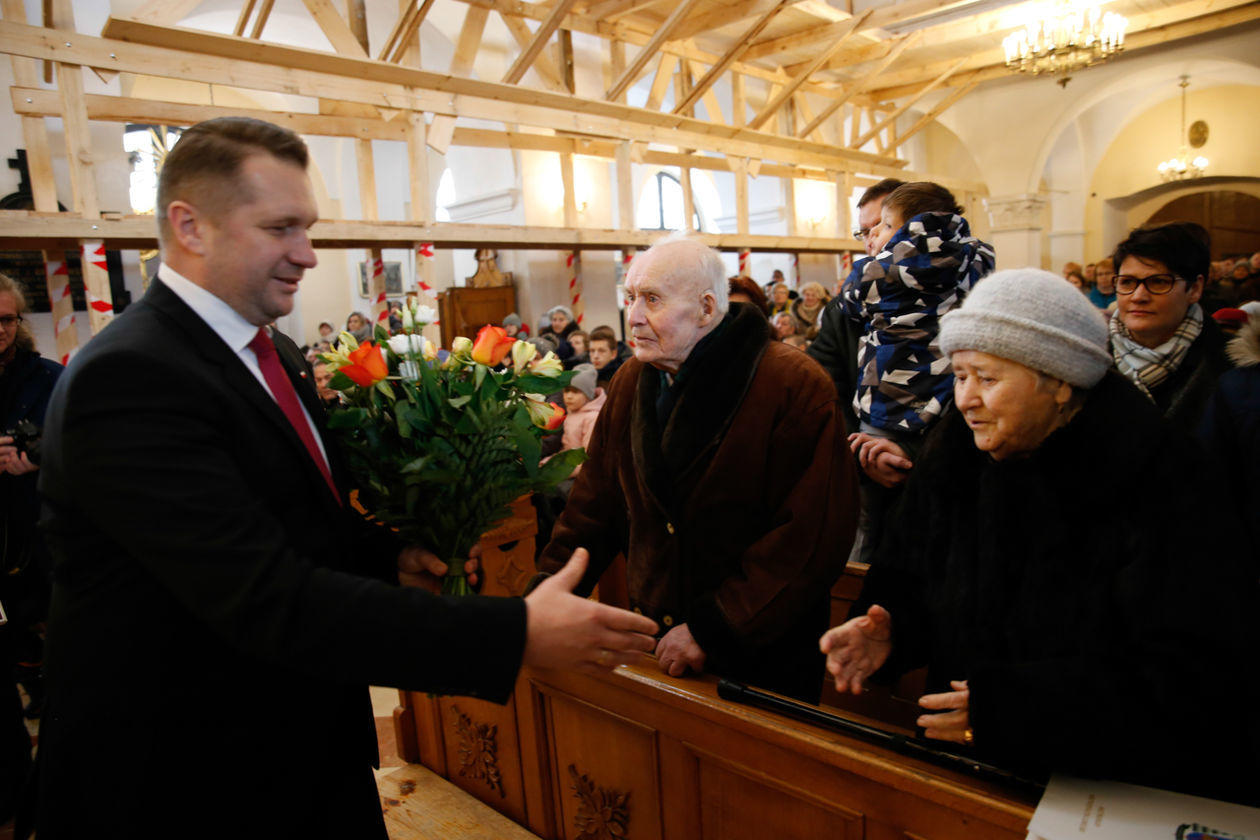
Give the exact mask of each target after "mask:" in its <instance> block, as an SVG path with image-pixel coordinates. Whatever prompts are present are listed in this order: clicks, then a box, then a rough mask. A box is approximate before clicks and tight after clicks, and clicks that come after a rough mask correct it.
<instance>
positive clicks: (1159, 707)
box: [853, 371, 1260, 799]
mask: <svg viewBox="0 0 1260 840" xmlns="http://www.w3.org/2000/svg"><path fill="white" fill-rule="evenodd" d="M1209 463H1210V462H1209V460H1208V459H1206V458H1205V457H1204V455H1203V453H1202V451H1201V450H1199V448H1198V447H1197V446H1196V445H1195V444H1194V442H1193V441H1192V440H1191V439H1190V438H1189V437H1188V436H1186V435H1185V434H1184V433H1182V432H1181V431H1180V430H1178V429H1175V428H1173V427H1172V426H1170V425H1169V424H1167V423H1166V422H1165V421H1163V420H1162V419H1161V418H1160V417H1159V415H1158V412H1157V411H1156V410H1155V409H1154V407H1153V406H1152V405H1151V403H1150V401H1149V400H1147V399H1146V397H1145V396H1143V395H1142V394H1141V393H1140V392H1139V391H1138V390H1137V389H1136V388H1135V387H1134V386H1133V385H1131V384H1130V383H1129V382H1128V381H1127V380H1125V379H1124V378H1123V377H1122V376H1120V375H1119V374H1118V373H1116V372H1114V371H1112V372H1109V373H1108V374H1107V375H1106V377H1104V379H1103V380H1102V381H1101V382H1100V383H1099V384H1098V385H1097V386H1096V387H1095V388H1094V389H1093V390H1092V391H1091V392H1090V393H1089V396H1088V399H1087V401H1086V402H1085V405H1084V407H1083V408H1082V409H1081V410H1080V412H1079V413H1078V414H1077V415H1076V416H1075V417H1074V418H1073V419H1072V420H1071V421H1070V422H1069V423H1068V424H1067V426H1065V427H1064V428H1062V429H1059V430H1058V431H1056V432H1054V433H1053V434H1052V435H1051V436H1050V437H1049V438H1048V439H1046V441H1045V442H1044V443H1043V444H1042V445H1041V446H1040V447H1039V448H1038V449H1037V450H1036V451H1035V452H1033V453H1031V454H1030V455H1029V456H1028V457H1025V458H1012V459H1006V460H1003V461H994V460H992V459H991V458H990V457H989V456H988V455H987V454H985V453H983V452H980V451H979V450H977V449H976V448H975V446H974V444H973V439H972V433H971V431H970V430H969V429H968V428H967V425H966V423H965V421H964V419H963V417H962V416H961V414H960V413H959V412H956V411H955V412H950V413H949V414H948V415H947V416H946V417H945V418H943V419H942V421H941V423H940V424H938V426H937V428H935V429H934V430H933V431H932V433H931V434H930V435H929V436H928V442H927V445H926V446H925V448H924V451H923V456H922V458H921V459H920V461H919V463H918V464H917V465H916V467H915V470H914V472H913V474H912V475H911V477H910V480H909V482H908V485H907V488H906V494H905V499H904V504H903V506H902V508H901V511H902V521H901V527H899V528H892V529H889V531H888V538H887V539H886V540H885V541H884V543H883V544H882V545H881V547H880V551H879V554H878V559H877V562H875V563H874V564H872V566H871V571H870V574H869V575H868V577H867V578H866V584H865V586H864V588H863V591H862V594H861V596H860V598H859V599H858V602H857V603H856V604H855V606H854V613H853V614H855V615H856V614H860V613H864V612H865V611H866V609H867V607H868V606H869V605H870V604H872V603H878V604H880V605H882V606H884V607H885V608H887V609H888V610H889V612H890V614H891V616H892V629H893V657H892V659H891V660H890V661H889V662H888V663H887V665H886V666H885V669H884V672H883V676H892V675H895V674H898V673H902V672H904V671H906V670H909V669H912V668H915V667H919V666H923V665H926V666H927V667H928V669H929V670H928V686H927V691H928V692H929V693H931V692H935V691H942V690H945V691H948V690H949V688H948V681H949V680H967V681H968V682H969V686H970V689H971V701H970V703H971V705H970V720H971V725H972V728H973V730H974V733H975V752H976V754H977V755H978V756H979V757H981V758H982V759H984V760H987V761H990V762H993V763H996V764H1000V765H1005V766H1008V767H1011V768H1014V769H1016V770H1019V771H1021V772H1023V773H1025V774H1028V775H1034V776H1035V775H1045V774H1046V773H1048V772H1049V771H1051V770H1058V771H1063V772H1067V773H1071V774H1074V775H1082V776H1102V777H1109V778H1116V779H1121V780H1124V781H1129V782H1134V783H1138V784H1144V785H1151V786H1155V787H1168V788H1173V789H1177V790H1183V791H1187V792H1191V793H1198V794H1201V795H1209V796H1217V797H1222V798H1248V799H1255V798H1256V796H1257V791H1260V787H1257V776H1256V767H1255V764H1256V758H1257V756H1256V753H1255V752H1254V747H1253V748H1251V751H1250V752H1248V747H1246V740H1247V738H1246V734H1247V731H1248V730H1247V727H1248V723H1247V721H1248V718H1247V716H1246V715H1247V713H1248V712H1249V710H1248V709H1246V707H1245V704H1246V703H1249V702H1251V700H1252V698H1253V696H1254V694H1253V691H1254V688H1253V687H1252V686H1251V682H1252V680H1253V677H1254V673H1255V668H1254V667H1253V666H1252V663H1253V662H1254V651H1255V648H1254V647H1251V646H1252V645H1254V644H1255V634H1254V631H1253V630H1252V628H1251V625H1254V623H1255V615H1256V575H1255V571H1254V567H1253V566H1252V564H1251V563H1250V562H1249V561H1243V560H1241V559H1240V555H1239V553H1238V550H1237V549H1238V546H1237V545H1236V544H1235V543H1234V542H1233V541H1232V540H1231V538H1230V536H1229V535H1230V534H1231V532H1233V531H1235V530H1236V529H1235V527H1234V526H1233V525H1232V524H1231V522H1230V520H1231V511H1230V509H1229V507H1228V505H1227V504H1223V503H1222V502H1221V500H1220V499H1219V498H1217V496H1216V494H1215V493H1214V489H1215V485H1216V480H1217V479H1216V475H1215V472H1214V471H1213V470H1212V469H1211V468H1210V466H1209ZM1098 511H1107V512H1108V514H1109V515H1106V516H1099V515H1097V512H1098ZM911 517H912V519H913V521H910V518H911Z"/></svg>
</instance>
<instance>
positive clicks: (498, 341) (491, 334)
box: [472, 324, 516, 367]
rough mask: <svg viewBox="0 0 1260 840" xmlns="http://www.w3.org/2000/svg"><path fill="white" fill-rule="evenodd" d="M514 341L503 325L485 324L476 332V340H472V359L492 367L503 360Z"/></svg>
mask: <svg viewBox="0 0 1260 840" xmlns="http://www.w3.org/2000/svg"><path fill="white" fill-rule="evenodd" d="M515 343H516V339H514V338H512V337H510V336H509V335H508V334H507V330H505V329H503V327H495V326H492V325H490V324H486V325H485V326H484V327H482V328H481V329H480V330H479V331H478V332H477V340H476V341H474V342H473V348H472V357H473V361H474V362H477V363H478V364H482V365H486V366H488V367H494V366H495V365H497V364H498V363H499V362H501V361H503V357H504V356H506V355H507V354H508V353H509V352H510V351H511V350H512V345H513V344H515Z"/></svg>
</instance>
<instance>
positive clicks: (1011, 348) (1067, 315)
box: [940, 268, 1111, 388]
mask: <svg viewBox="0 0 1260 840" xmlns="http://www.w3.org/2000/svg"><path fill="white" fill-rule="evenodd" d="M940 345H941V350H942V351H943V352H944V353H945V355H947V356H948V355H950V354H951V353H953V352H954V351H955V350H978V351H980V352H981V353H988V354H989V355H991V356H999V357H1001V358H1003V359H1010V360H1011V361H1013V362H1019V363H1020V364H1021V365H1024V366H1025V367H1029V368H1032V369H1033V370H1036V371H1040V372H1041V373H1047V374H1049V375H1051V376H1053V377H1055V378H1056V379H1062V380H1063V381H1064V382H1067V383H1069V384H1071V385H1075V386H1077V387H1081V388H1092V387H1093V386H1095V385H1097V384H1098V380H1100V379H1102V378H1103V374H1104V373H1106V372H1107V368H1108V367H1109V366H1110V365H1111V354H1110V353H1109V352H1107V322H1106V321H1104V320H1103V316H1102V314H1101V313H1100V312H1099V310H1098V309H1096V308H1095V307H1094V305H1093V304H1091V303H1090V302H1089V298H1087V297H1085V295H1083V294H1081V293H1080V291H1079V290H1078V289H1077V288H1076V287H1075V286H1072V285H1071V284H1070V283H1068V282H1067V281H1066V280H1064V279H1063V278H1062V277H1060V276H1059V275H1057V274H1051V273H1050V272H1048V271H1042V270H1041V269H1038V268H1011V269H1006V270H1004V271H997V272H994V273H993V274H990V275H989V276H988V277H986V278H984V279H983V280H981V281H980V282H979V283H977V284H976V286H975V288H974V289H972V290H971V293H970V294H968V295H967V299H966V300H965V301H963V304H962V306H961V307H959V308H958V309H955V310H954V311H952V312H949V313H948V314H946V315H945V317H944V318H942V319H941V333H940Z"/></svg>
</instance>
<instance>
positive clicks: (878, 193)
mask: <svg viewBox="0 0 1260 840" xmlns="http://www.w3.org/2000/svg"><path fill="white" fill-rule="evenodd" d="M904 183H906V182H905V181H903V180H901V179H900V178H885V179H884V180H882V181H880V182H879V183H878V184H871V185H870V186H869V187H867V188H866V192H864V193H862V197H861V198H859V199H858V204H857V206H858V207H865V206H866V205H867V204H869V203H871V202H872V201H874V200H875V199H877V198H883V197H884V196H886V195H891V194H892V191H893V190H895V189H897V187H900V186H901V185H902V184H904Z"/></svg>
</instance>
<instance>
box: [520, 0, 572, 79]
mask: <svg viewBox="0 0 1260 840" xmlns="http://www.w3.org/2000/svg"><path fill="white" fill-rule="evenodd" d="M575 2H577V0H556V5H555V6H553V7H552V9H551V14H549V15H547V18H546V20H544V21H543V22H542V23H541V24H540V25H539V27H538V31H536V32H535V33H534V39H533V40H532V41H531V42H530V43H529V46H527V47H525V48H524V49H523V50H522V51H521V54H520V55H518V56H517V57H516V61H515V62H513V63H512V66H511V67H510V68H509V69H508V71H507V73H505V74H504V75H503V83H504V84H507V85H514V84H516V83H517V82H519V81H520V80H521V77H522V76H524V75H525V71H526V70H528V69H529V68H530V66H531V65H532V64H533V63H534V59H536V58H538V54H539V53H541V52H542V51H543V48H544V47H546V46H547V42H548V41H549V40H551V36H552V35H553V34H555V31H556V30H557V29H559V28H560V22H561V21H563V20H564V17H565V15H567V14H568V13H569V10H570V9H572V8H573V4H574V3H575Z"/></svg>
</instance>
